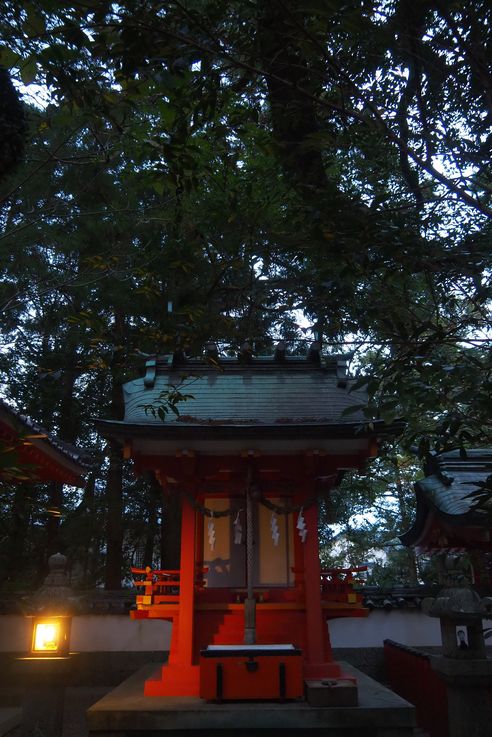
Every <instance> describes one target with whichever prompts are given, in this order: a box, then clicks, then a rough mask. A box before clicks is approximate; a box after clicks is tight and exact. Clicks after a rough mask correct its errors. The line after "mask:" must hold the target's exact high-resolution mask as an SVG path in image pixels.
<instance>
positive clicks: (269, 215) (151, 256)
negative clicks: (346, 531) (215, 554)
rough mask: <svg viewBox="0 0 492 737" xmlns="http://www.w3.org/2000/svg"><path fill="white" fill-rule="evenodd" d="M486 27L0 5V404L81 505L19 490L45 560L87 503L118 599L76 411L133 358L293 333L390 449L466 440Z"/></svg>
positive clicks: (116, 504)
mask: <svg viewBox="0 0 492 737" xmlns="http://www.w3.org/2000/svg"><path fill="white" fill-rule="evenodd" d="M491 21H492V11H491V10H490V7H489V3H488V2H486V0H478V1H477V2H474V3H466V2H463V1H462V0H457V2H453V3H449V2H446V1H445V0H432V2H426V1H425V0H417V1H413V2H410V1H409V0H353V2H344V3H342V2H340V1H339V0H301V1H300V2H299V1H294V0H278V1H277V0H262V1H261V2H258V0H246V1H243V0H241V2H229V1H228V2H226V1H225V0H183V1H182V2H180V1H176V0H170V1H169V2H145V1H143V2H139V3H134V2H126V1H125V0H124V1H123V2H121V3H118V4H114V3H110V2H105V1H103V0H91V1H90V2H89V1H86V2H83V3H82V2H81V3H78V2H73V3H66V4H63V5H62V6H61V5H60V4H59V3H55V2H48V0H43V1H41V0H39V1H36V0H32V1H30V2H27V1H26V2H23V1H21V2H15V3H14V2H8V1H7V2H5V3H4V13H3V16H2V19H1V20H0V36H1V40H0V62H1V63H2V64H3V65H4V67H5V68H6V69H8V74H9V75H10V78H11V80H13V82H14V83H15V84H16V85H17V88H18V89H19V85H22V87H21V89H22V91H23V95H24V99H25V105H26V117H27V119H28V123H29V132H28V135H27V140H26V141H25V144H24V139H25V138H26V134H25V131H24V126H25V124H24V116H23V115H20V114H19V110H18V106H17V105H16V100H15V98H12V100H13V102H12V103H11V105H10V109H11V111H12V116H11V123H8V120H7V127H8V126H9V125H10V130H12V131H13V133H12V136H13V138H12V140H13V147H14V148H13V149H12V151H13V159H15V162H18V160H19V157H20V156H21V153H22V147H23V145H25V154H24V161H23V163H22V164H21V165H20V166H19V164H18V163H17V170H14V164H12V173H10V175H9V176H5V177H4V178H3V180H2V181H1V182H0V188H1V195H0V197H1V204H0V208H1V209H0V219H1V223H2V231H3V233H2V236H1V237H2V250H1V253H0V269H1V272H2V285H1V286H0V303H1V307H2V313H1V318H0V319H1V325H2V336H3V338H2V340H3V343H2V350H1V353H0V364H1V368H2V371H3V373H4V381H5V393H6V394H7V395H8V396H10V397H11V398H12V399H13V400H15V402H16V403H17V404H18V405H19V406H22V407H23V408H25V409H26V410H27V411H28V412H29V413H30V414H31V415H32V416H33V417H35V419H37V420H38V421H40V422H43V423H44V424H46V425H48V426H53V425H54V426H55V428H56V429H57V431H58V432H59V434H60V435H61V437H62V438H64V439H65V440H69V441H78V442H79V443H81V444H83V445H85V446H87V447H88V448H92V449H94V448H95V449H96V452H95V455H96V457H97V460H98V462H99V466H100V468H101V469H102V470H101V471H95V474H94V476H95V477H96V476H97V477H98V480H97V481H94V484H93V485H92V486H91V485H89V487H88V488H89V491H88V492H84V498H83V499H79V498H75V499H71V497H70V496H69V495H67V493H66V492H65V494H64V495H61V496H60V493H61V492H60V490H51V491H50V490H48V491H42V492H39V493H40V494H41V493H42V494H44V497H43V498H44V499H46V503H47V506H48V507H49V508H53V505H55V506H56V507H57V508H59V507H61V508H62V509H63V510H64V515H65V516H63V517H62V520H63V521H62V524H60V518H57V519H56V521H55V522H56V524H54V523H53V522H52V528H53V529H52V530H51V533H50V534H52V536H54V539H53V540H52V542H51V543H50V545H55V542H59V536H60V535H61V534H63V535H64V536H65V540H66V541H68V540H69V539H70V540H72V539H74V538H73V537H72V533H69V522H70V519H71V517H72V516H73V515H75V516H77V515H78V517H79V518H80V519H81V520H83V519H86V518H85V517H84V514H86V513H85V512H84V509H86V507H84V505H87V504H88V505H89V507H87V508H90V509H92V510H94V509H95V508H96V507H97V505H96V507H94V504H95V502H94V499H96V498H97V504H98V505H99V507H98V509H99V512H94V514H106V515H107V516H108V519H109V522H108V529H107V532H106V537H107V555H108V560H109V563H108V566H107V569H108V570H109V573H108V570H107V572H106V584H107V585H110V586H117V585H118V582H119V580H120V578H121V573H120V571H121V566H122V561H123V558H122V555H123V554H122V550H123V549H124V546H125V545H126V544H127V543H126V541H127V540H128V539H130V537H131V536H132V535H135V534H136V533H135V530H134V528H132V527H131V525H130V520H131V519H132V518H133V516H134V515H133V513H132V511H131V502H130V496H129V493H130V492H129V487H128V482H124V469H123V465H122V461H121V457H120V456H119V451H118V450H117V449H115V448H112V449H104V448H102V447H101V445H100V441H98V440H97V438H96V437H95V435H94V431H93V425H92V418H93V417H94V416H97V415H100V414H101V407H102V408H106V409H105V410H103V411H106V413H107V415H108V416H113V417H118V416H120V414H121V409H122V405H121V402H122V399H121V383H122V381H124V380H125V379H126V378H127V377H129V376H130V375H134V372H135V371H136V370H137V367H138V366H140V365H141V363H142V354H146V353H154V352H156V351H159V352H165V351H168V350H172V349H175V348H180V349H185V350H188V351H190V352H195V353H196V352H199V351H200V350H201V347H202V346H203V344H204V343H205V341H207V340H209V339H215V340H218V341H220V344H221V345H222V346H224V349H225V350H235V349H237V347H238V346H240V345H241V344H242V343H243V342H244V341H245V340H249V341H250V343H251V344H252V346H253V349H254V350H255V351H256V352H258V353H261V352H263V351H265V350H270V349H271V347H272V344H273V342H274V341H275V340H277V339H284V340H286V341H287V343H288V345H289V347H290V349H291V350H298V351H300V350H304V349H305V344H306V341H310V340H312V338H313V337H314V336H316V337H319V338H321V339H322V340H323V342H324V346H325V350H327V351H333V352H346V351H351V352H354V364H353V365H354V368H356V369H357V370H358V371H359V372H360V373H361V380H360V381H361V384H362V383H364V384H365V385H366V386H367V389H368V391H369V394H370V397H371V406H370V408H369V410H368V421H370V419H371V418H372V417H374V416H375V413H379V416H381V417H383V418H384V419H388V420H391V419H393V418H395V417H398V416H405V417H406V419H407V421H408V429H407V432H406V435H405V437H404V438H403V439H402V442H403V443H404V444H405V445H406V446H407V447H408V446H410V445H412V444H417V445H418V446H419V447H420V451H421V453H422V454H423V453H425V452H427V451H428V450H429V449H431V448H434V449H437V450H439V449H441V448H448V447H461V448H463V449H466V447H468V446H470V445H478V444H484V443H487V442H488V440H489V437H490V430H491V424H490V423H491V419H490V418H491V417H492V411H491V410H492V407H491V400H490V397H491V391H490V390H491V370H492V364H491V353H490V342H489V341H490V333H489V322H490V319H489V318H490V316H489V306H490V289H491V285H490V270H489V263H488V261H489V257H490V251H491V249H490V236H491V214H492V198H491V186H492V178H491V171H490V151H491V143H492V133H491V123H492V74H491V70H490V66H489V60H490V58H491V56H492V54H491V46H492V28H491V25H492V23H491ZM2 74H6V72H4V73H2ZM7 83H8V78H7ZM34 85H40V86H39V87H36V86H34ZM8 89H9V90H10V89H11V88H10V87H9V88H8ZM33 95H34V96H36V95H37V97H38V99H39V98H40V97H42V98H44V103H43V105H42V106H41V107H40V106H39V104H37V105H36V104H35V103H34V102H33V99H32V96H33ZM2 111H3V108H2ZM0 112H1V111H0ZM7 115H8V110H7ZM2 120H3V119H2ZM0 123H1V125H2V126H4V125H5V124H4V123H3V122H2V121H0ZM9 150H10V149H9ZM6 173H7V172H6ZM109 451H110V452H109ZM102 476H104V477H105V479H106V480H105V481H104V482H102V481H101V480H100V479H101V478H102ZM143 483H144V482H142V484H143ZM146 483H147V484H148V483H149V482H146ZM368 483H369V482H368ZM151 486H152V485H151V484H150V486H149V487H146V488H151ZM142 488H143V487H142ZM141 493H142V494H144V492H141ZM148 493H149V494H150V496H149V497H148V504H147V506H146V509H145V511H143V514H144V516H145V515H147V516H148V518H149V519H150V517H152V515H154V516H153V517H152V519H154V518H155V519H157V520H159V519H160V517H159V515H158V514H157V512H156V508H155V504H154V502H152V503H151V501H150V500H151V499H153V497H152V493H151V492H148ZM354 493H355V492H354ZM145 494H147V492H145ZM87 495H88V501H87V499H86V498H85V497H86V496H87ZM91 495H92V496H91ZM146 498H147V497H146ZM9 504H10V507H9V509H10V511H12V509H13V508H14V507H15V505H14V507H12V504H13V502H12V503H10V502H9ZM91 505H92V506H91ZM149 505H150V506H149ZM34 507H36V505H35V504H34ZM37 508H39V505H38V507H37ZM152 510H154V511H152ZM7 511H8V510H7ZM14 511H15V509H14ZM157 511H159V510H157ZM161 511H162V510H161ZM400 511H401V510H400ZM9 513H10V512H9ZM23 519H25V515H24V517H23ZM87 519H89V518H87ZM90 519H94V518H90ZM77 524H78V523H77ZM83 524H85V522H83V523H82V525H83ZM152 524H153V523H152ZM34 527H35V528H36V534H38V533H40V528H39V527H38V526H36V525H34V523H33V524H32V525H31V529H34ZM41 527H42V525H41ZM89 527H90V525H89ZM11 534H12V533H10V537H9V535H7V536H6V537H5V540H6V541H8V540H9V539H11ZM57 536H58V539H57ZM40 538H41V539H42V534H40ZM82 538H83V535H82ZM144 538H145V535H144ZM144 538H142V540H143V539H144ZM84 540H85V542H83V545H85V546H86V548H87V549H88V548H91V549H97V550H99V551H102V552H105V550H106V548H105V545H106V543H105V542H104V540H102V538H101V539H98V540H96V539H94V540H91V541H87V535H86V536H85V538H84ZM142 545H144V547H145V545H146V546H147V551H148V549H149V543H148V541H146V542H145V541H144V542H143V543H142ZM77 555H78V554H75V553H74V556H75V557H77ZM98 555H99V554H98ZM79 557H80V556H79ZM96 557H97V556H96ZM100 567H101V566H100V562H97V563H94V565H93V570H94V571H95V570H98V571H99V570H100ZM94 576H95V578H97V577H98V576H100V573H98V574H97V575H96V574H95V573H94Z"/></svg>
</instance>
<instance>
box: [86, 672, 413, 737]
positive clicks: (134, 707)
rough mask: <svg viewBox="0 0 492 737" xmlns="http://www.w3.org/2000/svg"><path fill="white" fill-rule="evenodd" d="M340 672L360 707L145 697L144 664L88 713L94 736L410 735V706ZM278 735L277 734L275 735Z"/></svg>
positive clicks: (370, 681) (362, 679)
mask: <svg viewBox="0 0 492 737" xmlns="http://www.w3.org/2000/svg"><path fill="white" fill-rule="evenodd" d="M342 667H343V671H344V672H346V673H347V674H348V675H349V676H355V677H356V678H357V684H358V694H359V705H358V706H338V707H326V706H320V707H313V706H310V705H309V704H308V703H307V702H306V701H291V702H287V703H277V702H274V701H272V702H228V703H224V704H212V703H207V702H205V701H203V700H202V699H199V698H197V697H184V696H181V697H166V696H162V697H159V696H144V692H143V688H144V682H145V680H146V679H147V678H148V677H149V676H150V675H151V673H152V672H153V670H154V669H155V665H149V666H144V667H143V668H141V669H140V670H139V671H137V672H136V673H135V674H134V675H133V676H131V677H130V678H128V679H127V680H126V681H124V682H123V683H122V684H120V685H119V686H117V687H116V688H115V689H114V690H113V691H111V692H110V693H108V694H107V695H106V696H104V697H103V698H102V699H101V700H100V701H98V702H97V703H96V704H94V705H93V706H91V708H90V709H89V710H88V712H87V720H88V724H89V730H90V734H91V735H92V736H93V737H143V735H145V736H146V737H152V735H153V734H154V735H155V737H157V736H158V735H162V734H166V737H177V736H178V735H180V734H183V730H193V731H196V732H197V733H199V734H200V737H208V735H212V734H216V732H217V730H219V734H220V737H229V735H234V736H235V737H238V736H237V732H238V731H242V730H245V731H244V732H243V734H245V735H246V730H248V732H251V730H254V729H265V730H282V737H284V733H285V732H287V733H290V731H291V730H292V735H294V730H295V731H298V730H305V729H308V730H313V732H312V733H311V734H313V737H314V735H315V734H316V735H317V734H320V735H321V733H323V735H324V736H325V737H360V736H361V735H364V737H411V735H413V727H414V725H415V711H414V708H413V706H412V705H411V704H409V703H408V702H407V701H404V700H403V699H402V698H400V697H399V696H397V695H396V694H394V693H393V692H392V691H390V690H389V689H387V688H385V687H384V686H382V685H381V684H380V683H378V682H377V681H374V680H373V679H372V678H369V677H368V676H366V675H364V674H363V673H361V672H360V671H357V670H356V669H355V668H352V667H351V666H349V665H348V664H347V663H343V664H342ZM278 734H279V733H278Z"/></svg>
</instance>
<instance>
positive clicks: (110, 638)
mask: <svg viewBox="0 0 492 737" xmlns="http://www.w3.org/2000/svg"><path fill="white" fill-rule="evenodd" d="M484 627H492V621H484ZM329 628H330V638H331V644H332V647H354V648H362V647H382V646H383V640H385V639H386V638H389V639H390V640H396V642H400V643H401V644H402V645H412V646H414V647H419V646H422V647H424V646H433V645H440V644H441V638H440V630H439V622H438V620H437V619H433V618H431V617H427V616H426V615H425V614H422V613H421V612H419V611H418V610H416V611H412V610H409V611H406V610H395V609H393V610H391V611H390V612H385V611H382V610H379V609H377V610H374V611H372V612H370V614H369V616H368V617H366V618H364V619H348V618H341V619H333V620H331V622H330V625H329ZM29 639H30V620H29V619H27V618H25V617H19V616H16V615H1V616H0V652H26V651H27V649H28V647H29V645H30V642H29ZM170 641H171V623H170V622H163V621H160V620H158V619H156V620H140V621H138V620H136V621H134V620H131V619H130V618H129V617H126V616H122V615H114V614H108V615H97V616H96V615H84V616H80V617H74V618H73V621H72V638H71V648H72V650H75V651H78V652H150V651H165V650H169V645H170Z"/></svg>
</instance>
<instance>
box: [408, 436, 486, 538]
mask: <svg viewBox="0 0 492 737" xmlns="http://www.w3.org/2000/svg"><path fill="white" fill-rule="evenodd" d="M425 470H426V472H427V475H426V477H425V478H423V479H421V480H420V481H418V482H417V483H416V484H415V491H416V497H417V511H416V519H415V522H414V524H413V525H412V527H411V528H410V529H409V530H408V531H407V532H405V533H404V534H403V535H401V536H400V540H401V541H402V542H403V544H404V545H414V544H415V543H416V542H417V541H418V540H420V538H421V537H422V535H423V534H424V531H425V527H426V525H427V519H428V515H429V513H430V512H433V513H435V515H436V517H437V519H439V518H440V519H442V520H444V521H445V522H446V523H447V524H450V525H455V526H472V527H486V526H490V517H489V515H488V514H487V512H486V511H485V510H477V509H475V508H474V499H473V498H470V497H469V496H468V495H469V494H470V493H471V492H473V491H476V490H477V489H479V488H480V487H479V483H480V482H484V481H485V480H486V479H487V477H488V476H490V475H491V474H492V448H478V449H471V450H467V452H466V456H462V455H461V454H460V451H459V450H452V451H448V452H447V453H441V454H439V455H434V456H431V457H430V459H429V461H428V463H427V466H426V469H425Z"/></svg>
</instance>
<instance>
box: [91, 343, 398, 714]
mask: <svg viewBox="0 0 492 737" xmlns="http://www.w3.org/2000/svg"><path fill="white" fill-rule="evenodd" d="M177 393H181V395H191V396H189V397H188V398H187V399H186V401H181V403H179V402H178V403H177V405H176V406H177V409H178V411H179V414H177V415H176V414H175V413H173V412H170V411H168V412H167V414H166V415H165V419H164V421H163V420H162V419H161V418H160V417H159V415H158V413H157V412H156V411H155V410H156V408H158V407H159V405H160V403H162V402H164V401H169V400H170V399H172V398H173V397H174V398H176V397H178V394H177ZM124 397H125V417H124V419H123V420H121V421H110V420H107V421H105V420H99V421H98V428H99V431H100V432H101V434H102V435H104V436H105V437H107V438H110V439H112V440H113V441H117V442H119V443H121V444H122V445H123V447H124V454H125V456H126V457H127V458H132V459H133V461H134V465H135V471H136V472H137V473H143V472H144V471H146V470H152V471H153V472H154V473H155V475H156V477H157V479H158V480H159V482H160V484H161V485H162V488H163V493H165V494H173V495H174V494H178V495H179V496H180V498H181V508H182V521H181V560H180V567H179V570H151V569H150V568H147V569H134V574H135V576H136V578H137V579H138V580H137V581H136V583H137V586H138V587H139V590H140V593H139V595H138V596H137V608H136V610H135V611H133V612H132V613H131V615H132V617H133V618H134V619H164V620H168V621H171V622H172V639H171V648H170V654H169V660H168V662H167V663H166V664H165V665H163V666H162V667H160V669H159V671H158V672H157V673H156V674H155V675H154V676H152V677H151V678H148V679H147V680H146V682H145V688H144V693H145V695H147V696H201V697H202V698H204V699H207V700H215V701H221V700H242V699H278V698H280V699H294V698H302V697H303V696H304V693H305V684H306V683H307V684H308V686H309V684H310V683H315V682H316V683H318V684H319V683H322V682H326V679H328V680H329V682H330V683H331V684H332V685H333V684H336V683H340V684H341V683H346V684H348V686H353V682H354V678H353V677H350V676H347V675H346V674H344V673H343V672H342V669H341V667H340V666H339V665H338V663H336V662H334V661H333V658H332V653H331V647H330V639H329V633H328V626H327V620H329V619H332V618H335V617H362V616H365V614H366V613H367V610H365V609H364V608H363V607H362V603H361V598H362V597H361V596H360V595H359V594H358V593H356V592H355V590H354V583H355V581H356V578H357V574H358V572H359V571H360V570H362V569H354V570H322V569H321V567H320V561H319V551H318V504H317V502H318V498H319V497H320V495H325V494H328V493H329V490H330V489H331V488H332V487H333V486H335V485H336V484H337V483H339V481H340V479H341V478H342V476H343V474H344V472H345V471H346V470H348V469H362V468H363V467H364V465H365V463H366V462H367V460H368V458H371V457H373V456H374V455H375V454H376V451H377V441H378V437H380V436H381V435H382V434H385V433H388V432H389V431H390V430H391V428H388V427H385V426H384V423H382V422H374V423H370V424H368V423H367V420H364V418H363V415H362V412H361V411H356V412H355V413H352V414H351V413H345V412H344V410H346V409H347V408H348V407H353V406H354V405H360V406H361V407H363V406H364V404H365V396H364V395H363V394H362V393H360V392H357V391H353V392H351V391H350V380H349V378H348V377H347V364H346V358H345V357H343V356H327V357H323V356H322V355H321V351H320V349H319V346H318V345H317V344H313V345H312V346H311V349H310V350H309V352H308V354H307V356H304V357H300V356H288V355H286V352H285V349H284V347H283V346H282V345H279V346H278V347H277V349H276V351H275V354H274V355H273V356H261V357H253V356H252V355H251V353H250V351H248V350H243V351H242V353H240V354H239V356H237V357H227V358H224V357H222V356H219V354H218V352H217V350H216V349H215V347H214V346H209V347H208V351H207V352H206V354H205V355H204V357H203V358H197V359H190V358H186V357H185V356H183V355H182V354H174V355H168V356H159V357H157V358H153V359H151V360H148V361H147V364H146V374H145V376H144V377H142V378H139V379H136V380H134V381H130V382H128V383H127V384H125V386H124ZM149 408H153V410H154V411H152V410H151V411H149ZM161 414H162V413H161Z"/></svg>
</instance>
